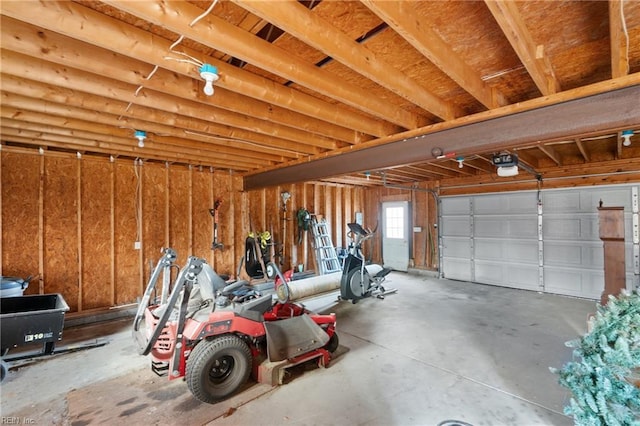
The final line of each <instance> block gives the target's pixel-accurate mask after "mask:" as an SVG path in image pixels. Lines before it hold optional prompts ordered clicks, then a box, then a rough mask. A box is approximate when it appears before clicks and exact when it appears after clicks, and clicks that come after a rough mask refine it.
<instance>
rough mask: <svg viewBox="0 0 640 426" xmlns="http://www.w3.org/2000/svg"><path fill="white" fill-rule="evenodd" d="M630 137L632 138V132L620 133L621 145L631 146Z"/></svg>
mask: <svg viewBox="0 0 640 426" xmlns="http://www.w3.org/2000/svg"><path fill="white" fill-rule="evenodd" d="M631 136H633V130H623V131H622V145H624V146H631Z"/></svg>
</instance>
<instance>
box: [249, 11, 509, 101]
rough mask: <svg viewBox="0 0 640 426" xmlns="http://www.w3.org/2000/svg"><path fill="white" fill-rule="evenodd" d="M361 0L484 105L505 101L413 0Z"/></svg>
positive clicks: (502, 95)
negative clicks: (427, 20)
mask: <svg viewBox="0 0 640 426" xmlns="http://www.w3.org/2000/svg"><path fill="white" fill-rule="evenodd" d="M362 3H364V5H365V6H367V7H368V8H369V9H370V10H371V11H372V12H373V13H375V14H376V15H378V16H379V17H380V19H382V20H383V21H385V22H386V23H387V24H388V25H389V27H391V28H392V29H394V30H395V31H396V32H397V33H398V34H400V35H401V36H402V37H403V38H404V39H405V40H406V41H407V42H409V43H410V44H411V45H412V46H413V47H415V48H416V50H417V51H418V52H420V53H422V54H423V55H424V56H425V57H426V58H428V59H429V60H430V61H431V62H432V63H433V64H434V65H435V66H437V67H438V68H440V70H441V71H442V72H444V73H445V74H447V75H448V76H449V77H451V79H453V80H454V81H455V82H456V83H458V85H459V86H460V87H462V88H463V89H464V90H465V91H467V92H468V93H470V94H471V95H472V96H473V97H475V98H476V99H477V100H478V101H480V102H481V103H482V104H483V105H484V106H485V107H487V108H489V109H491V108H495V107H498V106H503V105H506V104H507V100H506V98H505V96H504V94H502V93H501V92H499V91H497V90H494V89H492V88H491V87H489V86H488V85H487V84H486V83H485V82H484V81H483V80H482V79H481V76H480V74H479V73H477V72H476V71H475V70H473V69H471V67H469V66H468V65H467V64H466V63H465V62H464V61H463V60H462V59H461V58H460V56H459V55H457V54H456V53H455V52H454V51H453V49H451V47H450V46H448V45H447V44H446V43H445V41H444V40H442V38H441V37H440V36H439V35H438V33H437V32H436V31H435V30H433V29H432V28H431V27H430V26H428V25H424V23H423V22H422V21H421V17H420V15H419V13H418V11H417V8H416V5H415V3H414V2H407V1H405V2H390V1H387V0H362ZM252 4H253V3H252Z"/></svg>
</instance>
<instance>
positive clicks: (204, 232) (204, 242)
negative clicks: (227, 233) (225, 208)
mask: <svg viewBox="0 0 640 426" xmlns="http://www.w3.org/2000/svg"><path fill="white" fill-rule="evenodd" d="M192 179H193V184H192V209H193V216H192V217H193V237H192V238H193V252H192V253H190V254H192V255H194V256H198V257H201V258H203V259H207V262H209V263H210V264H211V265H213V263H212V262H213V259H212V251H211V242H212V241H213V236H212V234H213V231H212V227H213V225H212V224H213V218H212V217H211V215H210V214H209V209H211V208H213V200H212V194H213V190H212V184H213V177H212V174H211V171H210V170H209V169H208V168H207V169H204V170H194V171H193V172H192ZM184 219H186V218H183V220H184ZM219 240H220V241H221V242H222V243H224V241H222V240H221V239H220V238H219Z"/></svg>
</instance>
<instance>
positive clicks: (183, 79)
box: [1, 16, 370, 144]
mask: <svg viewBox="0 0 640 426" xmlns="http://www.w3.org/2000/svg"><path fill="white" fill-rule="evenodd" d="M1 23H2V31H3V33H5V34H16V35H18V34H19V36H15V37H9V36H7V37H4V38H3V42H2V48H3V49H7V50H11V51H13V52H17V53H21V54H23V55H28V56H31V57H35V58H41V59H46V60H48V61H51V62H54V63H56V64H60V65H65V66H68V67H73V68H75V69H78V70H82V71H86V72H89V73H93V74H98V75H102V76H110V78H114V79H117V80H118V81H121V82H124V83H129V84H132V85H134V86H135V87H140V86H143V87H145V88H148V89H152V90H154V91H157V92H160V93H164V94H167V95H171V96H175V97H177V98H181V99H185V100H186V101H188V102H193V101H195V102H198V103H199V104H200V106H201V108H202V109H203V110H205V111H216V110H219V109H222V110H228V111H232V112H234V113H240V114H243V115H245V116H250V117H253V118H255V119H258V120H264V121H266V122H271V123H273V124H276V123H277V124H278V125H283V126H286V127H292V128H296V129H298V130H300V131H304V132H311V133H315V134H317V135H321V136H324V137H328V138H330V139H337V140H340V141H344V142H347V143H350V144H355V143H356V142H359V141H360V140H361V138H360V136H359V135H358V134H357V133H356V131H354V130H352V129H347V128H345V127H341V126H336V125H334V124H332V123H328V122H326V121H322V120H319V119H317V118H314V117H309V116H307V115H303V114H300V113H297V112H294V111H290V110H287V109H284V108H280V107H278V106H275V105H270V104H268V103H266V102H261V101H258V100H255V99H252V98H249V97H247V96H243V95H240V94H238V93H235V92H231V91H229V90H227V89H224V88H217V89H216V92H215V97H214V98H209V97H207V96H205V95H204V94H203V93H202V87H201V85H200V84H194V79H193V77H192V76H188V77H187V76H183V75H180V74H176V73H175V72H170V71H167V70H165V69H163V68H158V69H157V70H156V71H155V73H154V74H153V77H152V78H150V79H147V77H146V75H147V74H148V73H149V70H150V66H149V64H148V63H145V62H141V61H138V60H135V59H132V58H129V57H126V56H124V55H120V54H117V53H114V52H111V51H108V50H106V49H103V48H100V47H97V46H94V45H90V44H88V43H84V42H81V41H78V40H75V39H72V38H70V37H65V36H63V35H60V34H57V33H54V32H52V31H46V30H42V29H39V28H37V27H34V26H32V25H29V24H27V23H24V22H21V21H17V20H15V19H12V18H8V17H6V16H5V17H2V19H1ZM60 46H64V49H61V48H60ZM89 51H90V52H91V60H90V61H87V60H86V52H89ZM167 62H169V61H167ZM256 123H259V121H257V122H256ZM286 127H283V128H286ZM274 128H278V127H277V126H274ZM367 138H370V137H365V138H364V139H365V140H366V139H367Z"/></svg>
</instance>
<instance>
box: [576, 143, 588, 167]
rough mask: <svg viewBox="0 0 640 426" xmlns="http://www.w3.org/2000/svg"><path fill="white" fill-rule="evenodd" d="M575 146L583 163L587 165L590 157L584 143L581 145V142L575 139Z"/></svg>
mask: <svg viewBox="0 0 640 426" xmlns="http://www.w3.org/2000/svg"><path fill="white" fill-rule="evenodd" d="M576 146H577V147H578V150H579V151H580V154H582V158H584V161H586V162H587V163H589V162H590V161H591V156H590V155H589V151H588V150H587V147H586V146H585V145H584V143H582V140H581V139H580V138H576Z"/></svg>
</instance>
